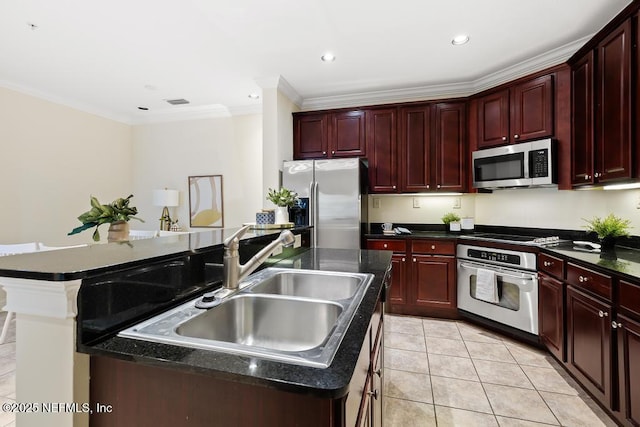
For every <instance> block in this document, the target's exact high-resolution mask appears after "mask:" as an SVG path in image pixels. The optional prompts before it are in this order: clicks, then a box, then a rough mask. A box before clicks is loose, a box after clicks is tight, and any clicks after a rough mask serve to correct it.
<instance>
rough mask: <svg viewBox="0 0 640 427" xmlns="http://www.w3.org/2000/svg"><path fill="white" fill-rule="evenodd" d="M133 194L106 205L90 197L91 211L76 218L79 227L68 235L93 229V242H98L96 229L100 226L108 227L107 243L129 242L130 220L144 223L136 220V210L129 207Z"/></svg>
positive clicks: (98, 234) (98, 235)
mask: <svg viewBox="0 0 640 427" xmlns="http://www.w3.org/2000/svg"><path fill="white" fill-rule="evenodd" d="M132 197H133V194H131V195H129V197H126V198H122V197H120V198H118V199H116V200H114V201H113V202H111V203H110V204H108V205H103V204H101V203H100V202H99V201H98V199H97V198H95V197H94V196H91V198H90V200H91V209H90V210H88V211H87V212H85V213H83V214H82V215H80V216H79V217H78V219H79V220H80V222H81V223H82V225H81V226H79V227H76V228H74V229H73V230H71V231H70V232H69V233H68V235H69V236H71V235H72V234H77V233H80V232H81V231H84V230H88V229H89V228H92V227H95V228H96V229H95V230H94V232H93V240H94V241H96V242H97V241H99V240H100V233H99V232H98V227H99V226H100V225H102V224H107V223H108V224H110V225H109V236H108V239H109V241H110V242H111V241H127V240H129V223H128V221H129V220H130V219H137V220H138V221H141V222H144V221H143V220H142V219H140V218H136V217H135V216H134V215H136V214H137V213H138V209H137V208H135V207H133V206H129V202H130V201H131V198H132Z"/></svg>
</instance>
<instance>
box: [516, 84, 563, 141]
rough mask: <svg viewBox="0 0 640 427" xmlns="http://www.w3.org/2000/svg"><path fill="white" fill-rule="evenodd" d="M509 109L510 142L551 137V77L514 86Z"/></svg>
mask: <svg viewBox="0 0 640 427" xmlns="http://www.w3.org/2000/svg"><path fill="white" fill-rule="evenodd" d="M510 107H511V121H510V130H511V142H514V143H515V142H519V141H526V140H529V139H536V138H544V137H547V136H551V135H553V76H552V75H546V76H541V77H538V78H537V79H533V80H531V81H528V82H524V83H521V84H518V85H516V86H514V87H513V89H511V103H510Z"/></svg>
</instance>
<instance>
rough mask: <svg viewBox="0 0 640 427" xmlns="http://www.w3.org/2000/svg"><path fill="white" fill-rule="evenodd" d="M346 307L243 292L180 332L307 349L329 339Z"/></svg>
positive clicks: (236, 341) (186, 325) (232, 340)
mask: <svg viewBox="0 0 640 427" xmlns="http://www.w3.org/2000/svg"><path fill="white" fill-rule="evenodd" d="M342 311H343V308H342V306H341V305H339V304H336V303H332V302H317V301H307V300H296V299H290V298H278V297H272V296H257V295H239V296H236V297H232V298H230V299H229V300H228V301H226V302H225V303H224V304H220V305H219V306H217V307H214V308H212V309H210V310H208V311H206V312H204V313H202V314H200V315H199V316H196V317H194V318H193V319H191V320H188V321H186V322H184V323H183V324H181V325H180V326H178V327H177V328H176V333H178V334H179V335H183V336H187V337H193V338H200V339H206V340H214V341H223V342H229V343H235V344H242V345H247V346H256V347H262V348H267V349H274V350H279V351H306V350H310V349H312V348H314V347H318V346H319V345H321V344H322V343H323V342H324V341H325V340H326V339H327V337H328V336H329V334H330V333H331V331H332V329H333V327H334V326H335V324H336V321H337V320H338V317H339V316H340V313H342ZM300 324H302V325H305V327H304V328H300V327H299V326H298V325H300Z"/></svg>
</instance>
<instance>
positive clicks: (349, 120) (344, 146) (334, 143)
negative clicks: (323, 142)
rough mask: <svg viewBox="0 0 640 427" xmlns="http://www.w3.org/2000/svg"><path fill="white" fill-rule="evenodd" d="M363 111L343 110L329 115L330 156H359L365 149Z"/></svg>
mask: <svg viewBox="0 0 640 427" xmlns="http://www.w3.org/2000/svg"><path fill="white" fill-rule="evenodd" d="M365 144H366V141H365V114H364V111H360V110H358V111H345V112H342V113H334V114H332V115H331V138H330V140H329V150H330V154H331V157H361V156H364V155H365V154H366V151H365Z"/></svg>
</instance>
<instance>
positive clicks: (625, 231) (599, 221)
mask: <svg viewBox="0 0 640 427" xmlns="http://www.w3.org/2000/svg"><path fill="white" fill-rule="evenodd" d="M583 220H584V221H586V222H587V225H585V226H584V227H585V228H586V229H587V232H592V233H596V234H597V235H598V239H599V240H600V244H601V245H602V249H611V248H613V247H614V246H615V244H616V240H617V239H618V238H619V237H625V236H628V235H629V229H630V228H631V221H630V220H628V219H622V218H620V217H618V216H616V215H614V214H612V213H610V214H609V215H607V216H606V217H605V218H600V217H598V216H595V217H593V218H592V219H584V218H583Z"/></svg>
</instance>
